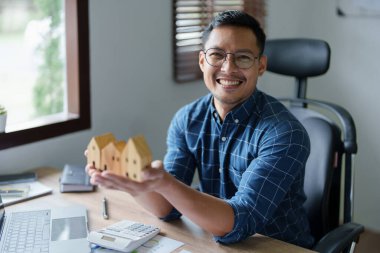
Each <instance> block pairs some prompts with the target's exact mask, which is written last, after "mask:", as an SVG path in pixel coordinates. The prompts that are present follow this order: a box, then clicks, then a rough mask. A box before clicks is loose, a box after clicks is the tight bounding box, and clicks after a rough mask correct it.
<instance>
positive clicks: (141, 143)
mask: <svg viewBox="0 0 380 253" xmlns="http://www.w3.org/2000/svg"><path fill="white" fill-rule="evenodd" d="M128 146H129V148H130V147H131V146H134V147H135V152H136V153H137V154H138V156H139V157H141V158H144V157H147V158H148V160H149V159H151V157H152V152H151V151H150V149H149V146H148V143H147V142H146V141H145V138H144V136H143V135H137V136H134V137H131V138H130V139H129V141H128Z"/></svg>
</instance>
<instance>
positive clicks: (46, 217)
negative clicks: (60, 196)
mask: <svg viewBox="0 0 380 253" xmlns="http://www.w3.org/2000/svg"><path fill="white" fill-rule="evenodd" d="M50 212H51V211H50V210H41V211H40V210H39V211H28V212H14V213H13V214H12V216H10V217H9V218H11V221H10V223H9V227H8V231H7V233H6V235H5V240H4V247H3V251H2V252H4V253H14V252H17V253H18V252H22V253H40V252H49V241H50Z"/></svg>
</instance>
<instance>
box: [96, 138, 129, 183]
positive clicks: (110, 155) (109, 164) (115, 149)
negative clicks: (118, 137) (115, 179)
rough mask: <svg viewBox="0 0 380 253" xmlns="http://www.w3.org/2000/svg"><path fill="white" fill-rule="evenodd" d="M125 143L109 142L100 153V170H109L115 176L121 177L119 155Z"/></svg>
mask: <svg viewBox="0 0 380 253" xmlns="http://www.w3.org/2000/svg"><path fill="white" fill-rule="evenodd" d="M126 146H127V143H126V142H125V141H112V142H109V143H108V144H107V145H106V146H105V147H104V148H103V149H102V151H101V156H102V159H101V165H100V169H101V170H109V171H112V172H113V173H115V174H118V175H121V174H122V171H121V159H120V157H121V154H122V152H123V150H124V149H125V147H126Z"/></svg>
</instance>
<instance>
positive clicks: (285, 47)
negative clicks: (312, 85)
mask: <svg viewBox="0 0 380 253" xmlns="http://www.w3.org/2000/svg"><path fill="white" fill-rule="evenodd" d="M264 54H265V55H266V56H267V57H268V66H267V70H268V71H270V72H273V73H277V74H282V75H287V76H294V77H299V78H302V77H312V76H319V75H322V74H324V73H326V72H327V70H328V69H329V66H330V46H329V45H328V44H327V42H325V41H322V40H316V39H273V40H267V42H266V44H265V51H264Z"/></svg>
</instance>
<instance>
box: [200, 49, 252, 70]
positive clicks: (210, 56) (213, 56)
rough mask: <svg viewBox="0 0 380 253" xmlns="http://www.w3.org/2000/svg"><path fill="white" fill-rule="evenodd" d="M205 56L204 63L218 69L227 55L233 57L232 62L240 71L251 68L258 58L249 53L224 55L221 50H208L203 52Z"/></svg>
mask: <svg viewBox="0 0 380 253" xmlns="http://www.w3.org/2000/svg"><path fill="white" fill-rule="evenodd" d="M203 53H204V54H205V56H206V61H207V63H208V64H210V65H211V66H213V67H220V66H222V65H223V63H224V62H225V61H226V60H227V55H229V54H230V55H232V56H233V61H234V63H235V65H236V66H237V67H238V68H240V69H248V68H250V67H252V65H253V64H254V63H255V60H256V59H258V58H259V57H258V56H254V55H253V54H251V53H249V52H237V53H226V52H225V51H224V50H223V49H218V48H209V49H207V50H206V51H205V50H203Z"/></svg>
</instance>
